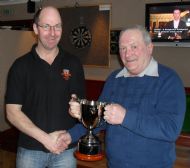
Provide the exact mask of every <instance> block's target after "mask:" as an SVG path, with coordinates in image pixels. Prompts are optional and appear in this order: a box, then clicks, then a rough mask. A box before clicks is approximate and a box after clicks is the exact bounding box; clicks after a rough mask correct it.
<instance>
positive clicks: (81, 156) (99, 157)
mask: <svg viewBox="0 0 190 168" xmlns="http://www.w3.org/2000/svg"><path fill="white" fill-rule="evenodd" d="M74 155H75V157H76V158H77V159H79V160H83V161H91V162H93V161H98V160H102V159H103V157H104V154H103V153H99V154H96V155H87V154H82V153H80V152H79V151H75V153H74Z"/></svg>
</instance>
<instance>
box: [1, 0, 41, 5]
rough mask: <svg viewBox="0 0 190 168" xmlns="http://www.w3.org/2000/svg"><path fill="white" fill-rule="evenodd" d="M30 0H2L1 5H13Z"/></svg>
mask: <svg viewBox="0 0 190 168" xmlns="http://www.w3.org/2000/svg"><path fill="white" fill-rule="evenodd" d="M32 1H36V2H37V1H40V0H32ZM27 2H28V0H0V5H13V4H21V3H27Z"/></svg>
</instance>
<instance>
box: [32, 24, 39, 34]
mask: <svg viewBox="0 0 190 168" xmlns="http://www.w3.org/2000/svg"><path fill="white" fill-rule="evenodd" d="M33 30H34V33H35V34H36V35H38V28H37V25H36V23H34V24H33Z"/></svg>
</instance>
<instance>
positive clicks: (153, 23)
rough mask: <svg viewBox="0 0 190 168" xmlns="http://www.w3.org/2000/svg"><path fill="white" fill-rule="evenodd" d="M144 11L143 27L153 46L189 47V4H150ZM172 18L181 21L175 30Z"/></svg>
mask: <svg viewBox="0 0 190 168" xmlns="http://www.w3.org/2000/svg"><path fill="white" fill-rule="evenodd" d="M145 9H146V13H145V27H146V29H147V30H148V31H149V33H150V35H151V38H152V41H153V43H154V45H156V46H175V47H190V2H169V3H151V4H146V6H145ZM174 15H178V16H174ZM174 17H175V19H176V17H180V20H181V21H180V23H179V24H178V27H177V25H176V24H175V28H174V26H173V20H174Z"/></svg>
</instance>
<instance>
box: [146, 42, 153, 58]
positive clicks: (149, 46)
mask: <svg viewBox="0 0 190 168" xmlns="http://www.w3.org/2000/svg"><path fill="white" fill-rule="evenodd" d="M147 48H148V51H149V54H150V55H151V54H152V52H153V44H152V43H150V44H148V46H147Z"/></svg>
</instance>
